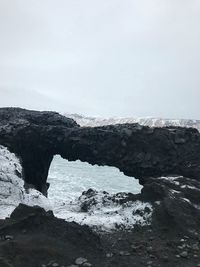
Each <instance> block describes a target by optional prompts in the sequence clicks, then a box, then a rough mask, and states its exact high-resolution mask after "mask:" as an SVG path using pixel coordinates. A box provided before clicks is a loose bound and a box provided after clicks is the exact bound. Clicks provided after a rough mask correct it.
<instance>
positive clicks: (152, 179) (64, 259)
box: [0, 108, 200, 267]
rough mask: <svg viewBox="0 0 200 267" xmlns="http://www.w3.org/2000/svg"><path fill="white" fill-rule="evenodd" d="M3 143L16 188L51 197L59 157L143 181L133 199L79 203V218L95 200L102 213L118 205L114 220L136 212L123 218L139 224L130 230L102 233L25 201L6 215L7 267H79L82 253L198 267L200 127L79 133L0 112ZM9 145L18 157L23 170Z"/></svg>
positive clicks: (35, 117) (0, 248) (43, 119)
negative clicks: (50, 182) (52, 174)
mask: <svg viewBox="0 0 200 267" xmlns="http://www.w3.org/2000/svg"><path fill="white" fill-rule="evenodd" d="M0 145H1V146H0V149H1V150H2V151H3V152H2V153H1V154H0V156H1V157H0V160H1V165H2V159H3V161H5V159H6V157H7V158H8V159H9V157H11V158H12V159H13V160H12V162H13V164H15V165H12V166H11V167H12V168H8V169H9V171H8V176H7V177H6V179H7V180H5V179H4V182H5V181H6V182H7V181H8V180H9V177H10V176H16V177H15V178H16V179H17V190H18V189H19V190H21V187H20V186H18V185H21V184H23V183H22V181H20V180H19V178H20V176H22V177H23V179H24V181H25V187H26V188H31V187H34V188H35V189H37V190H39V191H41V192H42V193H43V194H47V190H48V184H47V182H46V181H47V176H48V170H49V166H50V164H51V161H52V158H53V156H54V155H55V154H60V155H61V156H62V157H63V158H65V159H68V160H77V159H80V160H82V161H87V162H89V163H91V164H99V165H109V166H115V167H118V168H119V169H120V170H121V171H123V172H124V173H125V174H126V175H129V176H134V177H136V178H137V179H139V181H140V183H141V184H143V185H144V186H143V188H142V191H141V194H136V195H134V194H131V193H128V194H127V193H118V194H115V195H110V194H108V193H106V192H104V193H103V194H101V195H99V192H96V191H94V190H91V189H90V190H88V191H86V192H83V194H82V196H80V198H79V199H78V201H79V204H80V210H81V212H83V213H86V212H90V213H91V212H93V211H95V210H96V208H97V209H98V208H99V204H100V205H102V206H103V207H105V208H106V205H107V203H110V202H112V203H113V205H116V206H117V205H119V206H121V209H116V210H115V215H118V213H119V212H124V211H125V212H126V211H127V209H128V210H129V211H130V209H131V212H130V213H127V212H126V213H127V215H128V216H127V217H125V219H126V220H128V219H129V218H130V220H132V221H133V225H132V226H131V229H128V230H129V231H127V229H126V228H124V229H123V228H120V225H119V229H118V230H119V231H116V232H114V233H106V234H105V235H99V236H97V235H96V234H94V233H93V232H92V231H91V230H90V229H89V228H88V227H86V226H80V225H78V224H75V223H69V222H65V221H64V220H60V219H57V218H55V217H54V216H53V213H52V212H45V211H44V210H42V209H41V208H39V207H27V206H24V205H20V206H19V207H18V208H17V209H16V210H15V211H14V212H13V214H12V215H11V217H10V218H9V219H6V220H4V221H1V220H0V265H1V266H21V267H25V266H30V267H35V266H43V265H44V266H70V265H69V264H71V266H73V264H74V263H76V262H77V261H79V260H83V259H84V258H83V257H86V260H87V261H86V262H85V263H84V264H86V265H84V264H82V265H81V266H91V264H92V266H113V267H115V266H119V267H122V266H123V267H124V266H127V267H128V266H166V267H171V266H181V267H193V266H199V264H198V263H199V261H200V254H199V251H200V229H199V225H200V157H199V156H200V154H199V153H200V133H199V132H198V131H197V130H196V129H192V128H180V127H167V128H149V127H146V126H140V125H138V124H123V125H112V126H102V127H96V128H90V127H80V126H79V125H78V124H76V123H75V122H74V121H73V120H72V119H68V118H66V117H63V116H61V115H59V114H58V113H54V112H37V111H29V110H24V109H19V108H2V109H0ZM3 146H4V147H3ZM5 147H7V148H8V149H9V150H10V151H11V152H14V153H15V154H16V155H17V156H18V157H19V158H20V161H21V165H22V169H21V166H20V164H19V161H18V159H17V158H16V157H15V156H14V155H13V154H11V153H10V152H8V150H7V149H5ZM4 152H5V153H4ZM6 155H9V157H8V156H6ZM4 167H5V168H7V167H8V166H7V165H5V166H4ZM15 167H16V168H15ZM5 168H4V172H3V173H5ZM16 170H18V172H17V173H15V171H16ZM0 179H1V173H0ZM16 179H15V180H16ZM2 181H3V180H0V182H1V183H2ZM8 182H9V181H8ZM12 188H13V187H12ZM13 190H14V189H13ZM1 192H2V191H0V194H1ZM16 192H18V191H16ZM16 192H15V193H16ZM22 193H23V192H22ZM7 197H8V195H7ZM19 197H20V198H21V193H20V194H19ZM5 201H6V200H5ZM22 203H23V202H22ZM24 203H26V202H24ZM11 204H12V203H11ZM26 204H29V203H26ZM141 206H142V208H138V207H141ZM111 216H112V214H111ZM134 218H135V219H134ZM122 225H123V224H122ZM33 253H34V254H33ZM16 255H17V256H16ZM33 255H34V256H33ZM84 260H85V259H84ZM58 262H59V264H58ZM90 263H91V264H90Z"/></svg>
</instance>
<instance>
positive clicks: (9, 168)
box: [0, 145, 52, 219]
mask: <svg viewBox="0 0 200 267" xmlns="http://www.w3.org/2000/svg"><path fill="white" fill-rule="evenodd" d="M20 203H23V204H26V205H29V206H34V205H39V206H41V207H43V208H44V209H45V210H50V209H52V208H51V205H50V202H49V200H48V199H47V198H46V197H45V196H44V195H43V194H42V193H41V192H39V191H37V190H35V189H34V188H28V189H26V188H24V180H23V179H22V167H21V164H20V162H19V159H18V158H17V157H16V156H15V154H13V153H10V152H9V151H8V149H7V148H5V147H3V146H1V145H0V219H3V218H5V217H8V216H10V214H11V212H12V211H13V210H14V209H15V208H16V207H17V206H18V205H19V204H20Z"/></svg>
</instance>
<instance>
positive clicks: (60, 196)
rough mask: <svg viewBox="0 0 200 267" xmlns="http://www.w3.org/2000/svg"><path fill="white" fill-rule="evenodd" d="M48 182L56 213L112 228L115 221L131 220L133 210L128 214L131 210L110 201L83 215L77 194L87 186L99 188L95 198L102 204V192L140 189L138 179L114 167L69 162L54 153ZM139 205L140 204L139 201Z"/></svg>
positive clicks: (78, 220) (136, 190)
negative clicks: (108, 203)
mask: <svg viewBox="0 0 200 267" xmlns="http://www.w3.org/2000/svg"><path fill="white" fill-rule="evenodd" d="M48 182H49V183H50V188H49V191H48V198H49V200H50V202H51V205H52V207H53V211H54V214H55V216H57V217H59V218H63V219H65V220H67V221H76V222H78V223H80V224H87V225H91V226H93V225H96V226H99V227H108V226H109V227H111V228H112V227H113V225H114V224H115V223H116V222H117V221H120V220H128V219H127V217H130V218H131V220H132V210H131V214H129V213H130V212H129V210H130V209H129V210H128V209H127V210H126V209H123V210H122V209H121V207H117V206H116V205H113V203H111V204H110V206H109V205H107V206H106V207H104V206H101V205H99V206H98V208H95V210H91V211H90V212H89V213H87V214H86V213H84V212H81V211H80V201H79V197H80V196H81V194H82V192H84V191H87V190H88V189H93V190H96V191H98V194H99V196H98V201H99V203H101V197H102V194H103V193H102V192H103V191H106V192H108V193H110V194H115V193H119V192H126V193H134V194H137V193H140V192H141V189H142V186H141V185H140V184H139V182H138V180H137V179H135V178H134V177H128V176H125V175H124V174H123V173H122V172H120V171H119V169H117V168H115V167H109V166H98V165H94V166H92V165H90V164H89V163H87V162H81V161H79V160H77V161H71V162H70V161H67V160H65V159H62V158H61V157H60V156H59V155H56V156H54V159H53V161H52V163H51V166H50V170H49V175H48ZM138 205H139V206H141V203H138ZM142 205H143V204H142ZM136 206H137V205H136ZM141 208H143V207H141ZM116 211H118V212H116ZM119 214H120V215H119ZM120 216H121V217H120ZM122 223H123V222H122ZM131 223H132V221H131Z"/></svg>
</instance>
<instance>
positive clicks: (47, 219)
mask: <svg viewBox="0 0 200 267" xmlns="http://www.w3.org/2000/svg"><path fill="white" fill-rule="evenodd" d="M6 235H12V236H13V239H12V240H10V241H7V240H0V257H1V256H3V258H4V260H5V262H7V263H9V264H11V266H14V267H25V266H26V267H28V266H31V267H36V266H38V267H39V266H42V264H48V262H50V261H54V262H55V261H56V262H59V264H60V265H61V266H62V265H65V266H68V265H70V264H72V263H73V261H74V260H75V258H77V257H78V256H79V257H81V256H84V255H87V257H88V259H92V262H93V263H94V264H95V263H97V262H101V258H102V256H103V249H102V245H101V243H100V239H99V237H98V236H97V235H96V234H95V233H92V231H91V230H90V229H89V227H87V226H80V225H78V224H76V223H74V222H71V223H68V222H65V221H64V220H61V219H57V218H55V217H54V216H53V213H52V212H45V210H43V209H42V208H40V207H28V206H25V205H19V206H18V207H17V208H16V209H15V211H14V212H13V213H12V215H11V217H10V219H7V220H5V221H4V222H3V223H2V224H0V236H6ZM83 248H84V249H83ZM0 263H1V262H0ZM0 266H4V265H1V264H0ZM5 266H10V265H5Z"/></svg>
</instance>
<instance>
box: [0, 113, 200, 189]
mask: <svg viewBox="0 0 200 267" xmlns="http://www.w3.org/2000/svg"><path fill="white" fill-rule="evenodd" d="M0 144H1V145H4V146H6V147H8V148H9V150H10V151H11V152H14V153H16V154H17V155H18V156H19V157H20V159H21V163H22V167H23V174H24V180H25V182H26V183H27V184H31V185H33V186H34V187H35V188H36V189H37V190H39V191H41V192H43V193H44V194H46V192H47V189H48V184H47V183H46V180H47V176H48V170H49V166H50V164H51V161H52V158H53V156H54V155H55V154H60V155H61V156H62V157H63V158H65V159H68V160H77V159H80V160H81V161H87V162H88V163H91V164H99V165H109V166H115V167H117V168H119V169H120V170H121V171H122V172H124V174H126V175H128V176H133V177H135V178H137V179H139V181H140V183H141V184H144V183H145V182H146V181H147V180H148V179H149V177H159V176H161V175H165V176H166V175H182V176H186V177H190V178H194V179H197V180H199V179H200V157H199V153H200V133H199V132H198V131H197V130H196V129H192V128H180V127H168V128H149V127H146V126H140V125H138V124H123V125H112V126H103V127H96V128H91V127H80V126H79V125H78V124H76V123H75V122H74V121H73V120H72V119H68V118H66V117H64V116H61V115H59V114H58V113H54V112H38V111H29V110H24V109H19V108H1V109H0Z"/></svg>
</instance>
